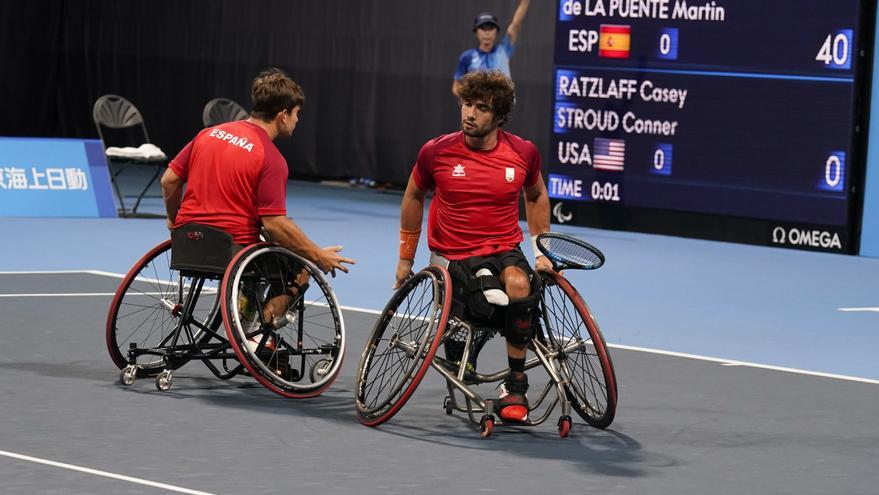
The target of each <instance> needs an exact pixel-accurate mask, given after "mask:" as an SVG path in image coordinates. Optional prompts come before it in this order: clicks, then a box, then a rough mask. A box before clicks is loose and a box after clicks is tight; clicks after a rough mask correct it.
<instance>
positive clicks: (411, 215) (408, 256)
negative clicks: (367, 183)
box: [394, 175, 427, 289]
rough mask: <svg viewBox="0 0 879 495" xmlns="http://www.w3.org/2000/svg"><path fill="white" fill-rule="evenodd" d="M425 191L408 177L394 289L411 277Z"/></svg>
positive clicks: (403, 203)
mask: <svg viewBox="0 0 879 495" xmlns="http://www.w3.org/2000/svg"><path fill="white" fill-rule="evenodd" d="M426 196H427V191H425V190H423V189H421V188H419V187H418V185H417V184H416V183H415V178H414V177H413V176H412V175H410V176H409V183H408V184H407V185H406V192H405V193H403V202H402V203H401V204H400V261H399V262H398V263H397V273H396V282H395V283H394V288H395V289H396V288H398V287H400V286H401V285H403V282H405V281H406V280H407V279H408V278H409V277H411V276H412V265H413V263H414V262H415V249H416V248H417V247H418V239H419V238H420V236H421V221H422V219H423V218H424V198H425V197H426Z"/></svg>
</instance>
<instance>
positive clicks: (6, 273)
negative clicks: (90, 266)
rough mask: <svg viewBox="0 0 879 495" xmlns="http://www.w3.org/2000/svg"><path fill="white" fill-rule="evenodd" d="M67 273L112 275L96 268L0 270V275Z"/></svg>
mask: <svg viewBox="0 0 879 495" xmlns="http://www.w3.org/2000/svg"><path fill="white" fill-rule="evenodd" d="M67 273H94V274H95V275H104V274H107V275H109V276H113V275H112V274H110V272H100V273H99V272H98V271H96V270H30V271H20V272H16V271H7V272H0V275H61V274H67Z"/></svg>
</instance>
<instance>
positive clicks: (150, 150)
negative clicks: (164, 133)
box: [107, 143, 167, 160]
mask: <svg viewBox="0 0 879 495" xmlns="http://www.w3.org/2000/svg"><path fill="white" fill-rule="evenodd" d="M107 156H109V157H112V158H130V159H133V160H153V159H157V158H158V159H162V160H164V159H165V158H167V155H165V152H164V151H162V150H161V149H159V147H158V146H156V145H155V144H152V143H145V144H142V145H140V146H138V147H137V148H132V147H130V146H127V147H125V148H117V147H115V146H111V147H109V148H107Z"/></svg>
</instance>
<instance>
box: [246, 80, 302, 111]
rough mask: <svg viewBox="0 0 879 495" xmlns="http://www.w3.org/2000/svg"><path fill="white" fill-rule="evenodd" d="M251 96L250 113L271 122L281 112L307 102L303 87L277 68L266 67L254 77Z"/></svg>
mask: <svg viewBox="0 0 879 495" xmlns="http://www.w3.org/2000/svg"><path fill="white" fill-rule="evenodd" d="M250 96H251V99H252V101H253V107H252V108H253V110H251V111H250V115H251V116H253V117H256V118H258V119H260V120H262V121H264V122H271V121H272V119H274V118H275V116H276V115H278V113H279V112H283V111H284V110H293V109H294V108H296V107H300V106H302V104H303V103H305V93H304V92H303V91H302V88H301V87H299V85H298V84H296V82H295V81H293V79H290V78H289V77H288V76H287V74H285V73H284V71H282V70H281V69H276V68H271V69H266V70H264V71H262V72H260V73H259V74H258V75H257V76H256V77H255V78H254V79H253V85H252V86H251V90H250Z"/></svg>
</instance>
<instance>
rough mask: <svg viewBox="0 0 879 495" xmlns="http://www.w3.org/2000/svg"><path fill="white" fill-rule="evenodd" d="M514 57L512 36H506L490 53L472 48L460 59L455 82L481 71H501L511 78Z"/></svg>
mask: <svg viewBox="0 0 879 495" xmlns="http://www.w3.org/2000/svg"><path fill="white" fill-rule="evenodd" d="M512 56H513V44H512V43H511V42H510V36H509V35H507V34H505V35H504V37H503V39H501V42H500V43H499V44H497V45H495V46H494V48H492V49H491V51H490V52H484V51H482V50H480V49H479V48H471V49H469V50H466V51H464V53H462V54H461V57H460V58H459V59H458V68H457V69H456V70H455V80H456V81H457V80H459V79H461V78H462V77H464V74H467V73H470V72H476V71H479V70H499V71H501V72H503V73H504V75H505V76H507V77H510V78H511V76H510V57H512Z"/></svg>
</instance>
